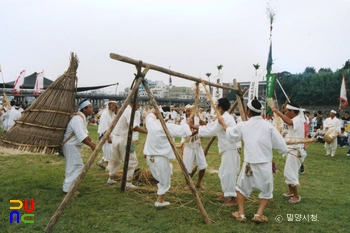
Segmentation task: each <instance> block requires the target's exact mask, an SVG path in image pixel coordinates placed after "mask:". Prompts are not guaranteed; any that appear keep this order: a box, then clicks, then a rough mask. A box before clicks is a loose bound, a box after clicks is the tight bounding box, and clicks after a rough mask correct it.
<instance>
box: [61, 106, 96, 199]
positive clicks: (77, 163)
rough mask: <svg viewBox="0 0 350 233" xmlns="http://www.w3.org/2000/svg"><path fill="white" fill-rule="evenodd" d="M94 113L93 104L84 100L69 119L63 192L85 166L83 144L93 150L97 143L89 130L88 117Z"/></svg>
mask: <svg viewBox="0 0 350 233" xmlns="http://www.w3.org/2000/svg"><path fill="white" fill-rule="evenodd" d="M92 114H93V109H92V104H91V103H90V102H89V101H88V100H83V101H82V102H81V103H80V104H79V111H78V112H77V113H76V114H75V115H74V116H73V117H72V118H71V120H70V121H69V123H68V125H67V128H66V132H65V133H64V139H63V155H64V157H65V159H66V171H65V179H64V182H63V192H65V193H67V192H68V191H69V189H70V187H71V186H72V185H73V183H74V182H75V180H76V179H77V177H78V175H79V174H80V172H81V170H82V169H83V167H84V163H83V160H82V158H81V154H80V150H81V146H82V145H83V144H85V145H88V146H89V147H90V148H91V150H92V151H94V150H95V147H96V145H95V143H94V142H93V141H92V140H91V138H90V137H89V135H88V130H87V120H86V118H87V117H88V116H90V115H92Z"/></svg>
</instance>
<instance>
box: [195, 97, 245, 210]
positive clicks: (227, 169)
mask: <svg viewBox="0 0 350 233" xmlns="http://www.w3.org/2000/svg"><path fill="white" fill-rule="evenodd" d="M216 108H217V110H218V113H219V114H221V115H222V118H223V119H224V120H225V122H226V124H227V125H228V126H235V125H236V122H235V120H234V118H233V117H232V115H231V114H229V113H228V112H227V111H228V110H229V108H230V101H229V100H228V99H227V98H220V99H218V104H217V106H216ZM190 127H191V128H195V129H198V137H213V136H217V137H218V147H219V153H220V154H221V164H220V168H219V178H220V182H221V188H222V192H223V194H222V196H220V197H218V198H217V200H219V201H226V203H225V206H233V205H236V203H237V202H236V200H235V199H236V196H237V194H236V190H235V187H236V178H237V174H238V172H239V167H240V157H239V155H238V151H237V148H238V144H237V143H236V142H234V141H233V140H231V139H228V138H227V137H226V133H225V131H224V129H223V127H222V126H221V125H220V124H219V122H218V120H215V121H214V122H212V123H209V124H207V125H206V126H195V125H193V124H190Z"/></svg>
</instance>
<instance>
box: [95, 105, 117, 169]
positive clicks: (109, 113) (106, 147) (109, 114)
mask: <svg viewBox="0 0 350 233" xmlns="http://www.w3.org/2000/svg"><path fill="white" fill-rule="evenodd" d="M117 111H118V102H117V101H114V100H111V101H109V102H108V103H107V107H106V108H105V109H104V110H103V111H101V116H100V124H99V125H98V129H97V132H98V133H99V134H100V136H99V138H98V139H99V140H101V138H102V137H103V135H104V134H105V133H106V131H107V130H108V128H109V126H110V124H111V123H112V121H113V119H114V117H115V114H116V113H117ZM102 152H103V156H102V158H101V160H100V161H99V162H97V163H96V165H97V166H99V167H101V168H102V169H106V166H107V165H108V161H109V160H110V158H111V156H112V153H113V147H112V136H111V135H109V137H108V139H107V140H106V142H105V143H104V144H103V146H102ZM104 163H106V165H105V164H104Z"/></svg>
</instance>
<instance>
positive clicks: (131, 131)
mask: <svg viewBox="0 0 350 233" xmlns="http://www.w3.org/2000/svg"><path fill="white" fill-rule="evenodd" d="M141 68H142V61H140V63H139V65H137V66H136V69H137V74H136V79H141V80H143V77H145V75H146V73H147V71H148V69H149V68H148V67H146V68H145V69H144V70H143V72H142V73H141ZM138 88H139V86H136V85H134V86H133V89H136V91H135V94H134V99H133V106H132V110H131V116H130V124H129V132H128V140H127V143H126V150H125V158H124V169H123V178H122V186H121V187H120V190H121V191H122V192H124V191H125V186H126V178H127V173H128V167H129V159H130V147H131V141H132V133H133V128H134V126H133V125H134V118H135V111H136V104H137V95H138Z"/></svg>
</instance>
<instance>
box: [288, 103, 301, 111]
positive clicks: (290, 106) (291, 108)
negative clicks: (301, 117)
mask: <svg viewBox="0 0 350 233" xmlns="http://www.w3.org/2000/svg"><path fill="white" fill-rule="evenodd" d="M286 108H287V109H290V110H297V111H302V109H301V108H297V107H294V106H292V105H289V104H287V106H286Z"/></svg>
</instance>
